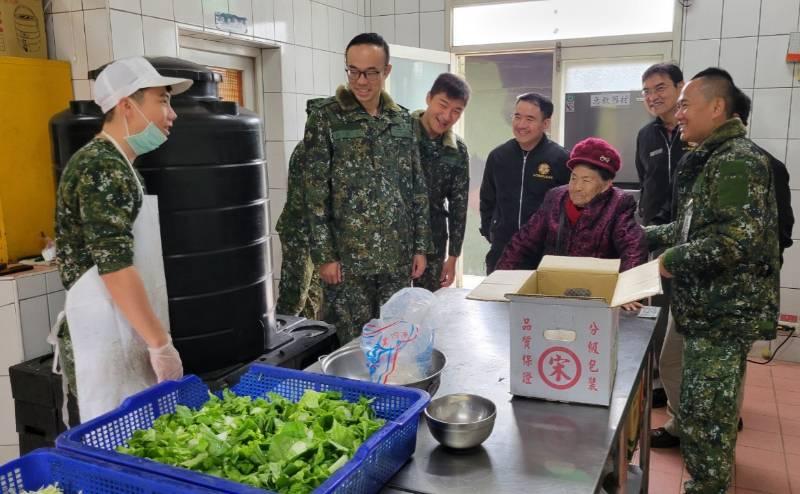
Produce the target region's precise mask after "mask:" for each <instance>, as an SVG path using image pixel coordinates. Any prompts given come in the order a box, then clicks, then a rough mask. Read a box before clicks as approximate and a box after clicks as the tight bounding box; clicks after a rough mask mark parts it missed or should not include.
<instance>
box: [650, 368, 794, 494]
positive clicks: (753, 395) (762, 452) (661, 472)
mask: <svg viewBox="0 0 800 494" xmlns="http://www.w3.org/2000/svg"><path fill="white" fill-rule="evenodd" d="M742 419H743V420H744V430H742V432H740V433H739V439H738V441H737V444H736V468H735V475H734V477H735V478H734V481H733V484H734V485H732V486H731V488H730V489H729V490H728V492H729V493H736V494H751V493H757V492H758V493H771V494H772V493H774V494H784V493H787V494H788V493H795V494H800V364H793V363H788V362H773V363H771V364H769V365H756V364H747V380H746V382H745V394H744V404H743V405H742ZM666 420H667V414H666V409H664V408H660V409H655V410H653V414H652V425H653V427H659V426H661V425H662V424H663V423H664V422H665V421H666ZM650 451H651V452H652V454H651V456H650V492H651V493H654V494H679V493H680V492H681V491H682V488H681V486H682V485H683V481H684V480H686V479H687V478H688V473H687V472H686V469H684V468H683V460H682V459H681V455H680V451H679V450H678V448H674V449H651V450H650Z"/></svg>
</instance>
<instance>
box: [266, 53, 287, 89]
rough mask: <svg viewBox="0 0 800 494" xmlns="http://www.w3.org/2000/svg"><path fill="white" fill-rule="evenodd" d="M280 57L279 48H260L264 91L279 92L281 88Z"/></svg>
mask: <svg viewBox="0 0 800 494" xmlns="http://www.w3.org/2000/svg"><path fill="white" fill-rule="evenodd" d="M281 58H282V57H281V49H280V48H276V49H272V50H269V49H264V50H261V61H262V62H261V68H262V71H263V74H262V76H263V81H264V92H267V93H279V92H280V91H281V90H282V88H283V83H282V80H281V78H282V77H281Z"/></svg>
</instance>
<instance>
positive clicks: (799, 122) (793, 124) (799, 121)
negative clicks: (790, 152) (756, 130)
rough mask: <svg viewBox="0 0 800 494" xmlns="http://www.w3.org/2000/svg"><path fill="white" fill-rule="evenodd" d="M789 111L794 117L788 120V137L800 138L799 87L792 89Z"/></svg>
mask: <svg viewBox="0 0 800 494" xmlns="http://www.w3.org/2000/svg"><path fill="white" fill-rule="evenodd" d="M789 113H790V115H792V116H793V117H794V118H792V119H791V120H790V121H789V139H800V88H794V89H792V103H791V110H790V112H789ZM798 183H800V182H798ZM798 188H800V187H798Z"/></svg>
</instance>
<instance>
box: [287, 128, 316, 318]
mask: <svg viewBox="0 0 800 494" xmlns="http://www.w3.org/2000/svg"><path fill="white" fill-rule="evenodd" d="M303 158H304V153H303V142H302V141H301V142H298V143H297V146H295V148H294V151H292V157H291V158H290V159H289V183H288V187H287V191H286V205H284V206H283V211H282V212H281V215H280V217H279V218H278V224H277V225H276V229H277V230H278V235H279V236H280V239H281V251H282V252H283V256H282V260H281V281H280V284H279V285H278V304H277V307H276V308H275V310H276V312H277V313H278V314H289V315H292V316H297V315H302V316H303V317H307V318H309V319H317V318H318V317H319V310H320V306H321V304H322V285H321V284H320V281H319V273H318V272H317V270H316V269H314V263H312V262H311V255H310V254H309V251H308V224H307V218H306V216H307V215H306V198H305V192H304V188H303V187H304V186H305V161H304V160H303Z"/></svg>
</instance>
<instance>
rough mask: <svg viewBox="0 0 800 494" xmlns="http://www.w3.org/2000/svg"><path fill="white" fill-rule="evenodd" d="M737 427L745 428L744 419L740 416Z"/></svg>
mask: <svg viewBox="0 0 800 494" xmlns="http://www.w3.org/2000/svg"><path fill="white" fill-rule="evenodd" d="M737 428H738V429H739V430H742V429H744V421H743V420H742V417H739V425H738V427H737Z"/></svg>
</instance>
